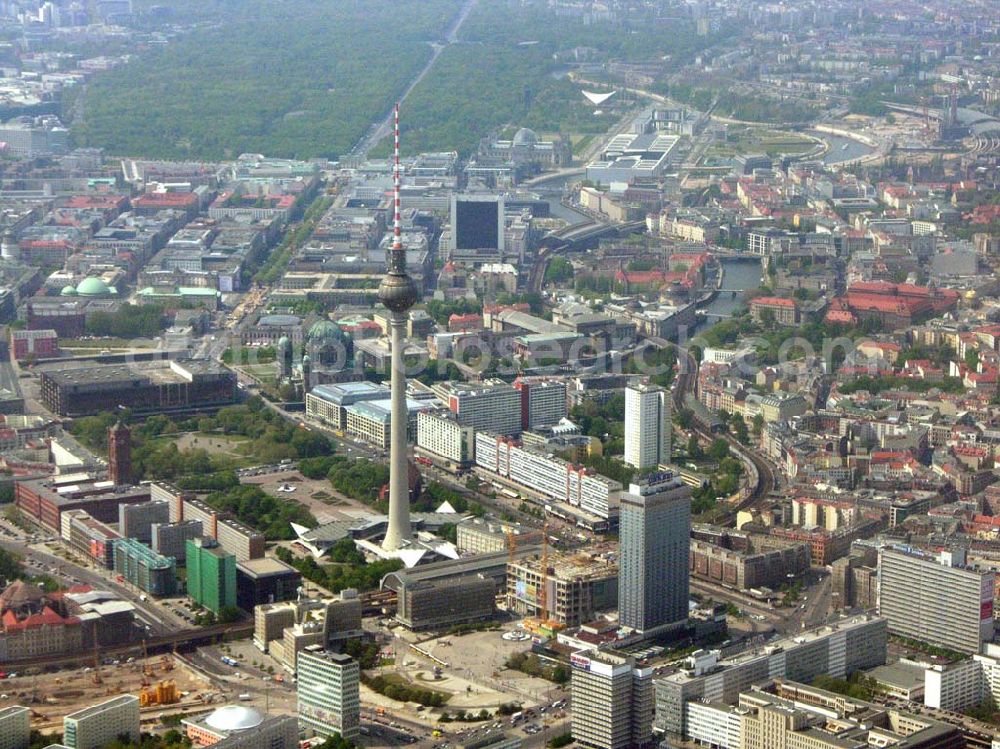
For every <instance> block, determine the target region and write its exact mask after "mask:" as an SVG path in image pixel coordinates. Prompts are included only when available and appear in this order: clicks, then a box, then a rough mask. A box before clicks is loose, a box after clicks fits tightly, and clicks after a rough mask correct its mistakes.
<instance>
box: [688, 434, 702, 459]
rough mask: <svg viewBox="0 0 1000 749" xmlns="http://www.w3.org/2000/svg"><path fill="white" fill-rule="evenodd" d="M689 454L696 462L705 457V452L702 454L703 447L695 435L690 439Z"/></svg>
mask: <svg viewBox="0 0 1000 749" xmlns="http://www.w3.org/2000/svg"><path fill="white" fill-rule="evenodd" d="M687 454H688V455H689V456H691V457H692V458H693V459H695V460H698V459H699V458H701V457H702V456H703V455H704V452H702V449H701V445H700V444H699V443H698V438H697V437H695V436H694V435H693V434H692V435H691V436H690V437H688V442H687Z"/></svg>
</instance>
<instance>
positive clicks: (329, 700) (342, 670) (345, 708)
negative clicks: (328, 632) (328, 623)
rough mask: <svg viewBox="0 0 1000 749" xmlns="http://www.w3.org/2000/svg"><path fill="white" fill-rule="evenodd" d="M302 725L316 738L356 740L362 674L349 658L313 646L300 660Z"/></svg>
mask: <svg viewBox="0 0 1000 749" xmlns="http://www.w3.org/2000/svg"><path fill="white" fill-rule="evenodd" d="M297 676H298V680H299V682H298V693H299V725H300V727H301V728H302V730H303V731H306V732H309V733H312V734H314V735H317V736H332V735H333V734H335V733H339V734H340V735H341V736H342V737H343V738H345V739H349V740H352V741H353V740H354V739H356V738H357V736H358V734H359V733H360V730H361V697H360V684H361V671H360V669H359V667H358V662H357V661H356V660H354V659H353V658H351V657H350V656H348V655H343V654H341V653H330V652H328V651H326V650H324V649H323V648H322V647H321V646H319V645H313V646H310V647H308V648H306V649H305V650H303V651H302V652H301V653H299V658H298V673H297Z"/></svg>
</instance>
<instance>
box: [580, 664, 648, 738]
mask: <svg viewBox="0 0 1000 749" xmlns="http://www.w3.org/2000/svg"><path fill="white" fill-rule="evenodd" d="M570 665H571V666H572V678H571V681H570V693H571V694H572V699H573V718H572V727H571V731H572V734H573V739H574V740H575V741H576V742H577V743H578V744H580V745H582V746H587V747H593V748H594V749H625V748H626V747H639V746H645V745H646V744H649V743H651V742H652V734H653V681H652V680H653V669H652V668H638V667H636V664H635V660H634V659H633V658H631V657H628V656H619V655H614V654H611V653H605V652H600V651H597V650H593V651H589V652H582V653H574V654H573V655H572V656H571V657H570Z"/></svg>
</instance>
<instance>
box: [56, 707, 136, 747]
mask: <svg viewBox="0 0 1000 749" xmlns="http://www.w3.org/2000/svg"><path fill="white" fill-rule="evenodd" d="M119 736H128V738H129V740H131V741H138V740H139V698H138V697H134V696H133V695H131V694H123V695H121V696H119V697H115V698H113V699H110V700H107V701H106V702H102V703H100V704H98V705H93V706H91V707H87V708H84V709H83V710H78V711H77V712H75V713H70V714H69V715H67V716H66V717H65V718H63V744H65V745H66V746H67V747H69V749H101V747H103V746H104V745H105V744H109V743H110V742H112V741H114V740H115V739H117V738H118V737H119Z"/></svg>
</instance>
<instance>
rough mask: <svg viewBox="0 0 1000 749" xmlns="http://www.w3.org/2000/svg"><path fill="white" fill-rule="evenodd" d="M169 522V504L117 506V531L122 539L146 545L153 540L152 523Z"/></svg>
mask: <svg viewBox="0 0 1000 749" xmlns="http://www.w3.org/2000/svg"><path fill="white" fill-rule="evenodd" d="M169 520H170V504H169V503H167V502H163V501H156V502H152V501H151V502H142V503H140V504H132V505H118V531H119V533H120V534H121V535H122V536H123V537H124V538H134V539H135V540H137V541H142V542H143V543H144V544H148V543H149V542H150V541H152V540H153V530H152V526H153V524H154V523H166V522H169Z"/></svg>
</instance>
